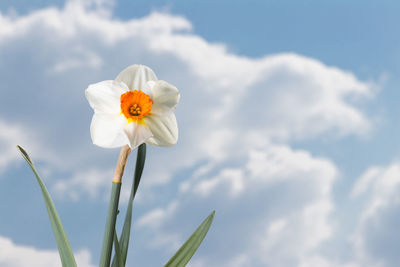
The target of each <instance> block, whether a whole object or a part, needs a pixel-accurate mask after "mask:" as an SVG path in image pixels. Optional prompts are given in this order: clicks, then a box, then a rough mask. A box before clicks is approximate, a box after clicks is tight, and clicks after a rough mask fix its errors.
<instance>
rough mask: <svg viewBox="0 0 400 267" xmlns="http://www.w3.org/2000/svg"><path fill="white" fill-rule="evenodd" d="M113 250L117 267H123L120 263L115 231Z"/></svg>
mask: <svg viewBox="0 0 400 267" xmlns="http://www.w3.org/2000/svg"><path fill="white" fill-rule="evenodd" d="M114 249H115V259H116V264H117V266H118V267H125V265H124V263H123V262H122V255H121V248H120V246H119V242H118V237H117V231H114Z"/></svg>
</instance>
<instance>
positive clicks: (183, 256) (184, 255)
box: [164, 210, 215, 267]
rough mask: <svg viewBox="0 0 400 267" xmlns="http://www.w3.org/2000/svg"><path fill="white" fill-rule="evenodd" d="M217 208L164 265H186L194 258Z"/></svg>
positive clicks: (167, 266)
mask: <svg viewBox="0 0 400 267" xmlns="http://www.w3.org/2000/svg"><path fill="white" fill-rule="evenodd" d="M214 215H215V210H214V211H213V212H211V214H210V215H209V216H208V217H207V218H206V219H205V220H204V221H203V222H202V223H201V224H200V226H199V227H198V228H197V229H196V231H194V232H193V234H192V235H191V236H190V237H189V239H188V240H187V241H186V242H185V243H184V244H183V245H182V246H181V248H180V249H179V250H178V251H177V252H176V253H175V255H174V256H172V258H171V259H170V260H169V261H168V262H167V264H165V265H164V267H184V266H186V264H187V263H188V262H189V260H190V259H191V258H192V256H193V255H194V253H195V252H196V250H197V249H198V247H199V246H200V244H201V242H202V241H203V239H204V237H205V236H206V234H207V232H208V229H210V226H211V223H212V221H213V219H214Z"/></svg>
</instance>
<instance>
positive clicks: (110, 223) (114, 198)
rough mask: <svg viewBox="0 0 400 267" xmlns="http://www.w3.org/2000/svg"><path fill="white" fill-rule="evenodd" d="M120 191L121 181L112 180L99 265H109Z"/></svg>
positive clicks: (101, 266)
mask: <svg viewBox="0 0 400 267" xmlns="http://www.w3.org/2000/svg"><path fill="white" fill-rule="evenodd" d="M120 192H121V183H117V182H113V183H112V188H111V197H110V203H109V206H108V214H107V221H106V230H105V232H104V239H103V248H102V250H101V255H100V265H99V266H100V267H109V266H110V261H111V254H112V245H113V239H114V235H115V222H116V221H117V214H118V203H119V195H120Z"/></svg>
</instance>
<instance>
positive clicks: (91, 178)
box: [0, 0, 400, 267]
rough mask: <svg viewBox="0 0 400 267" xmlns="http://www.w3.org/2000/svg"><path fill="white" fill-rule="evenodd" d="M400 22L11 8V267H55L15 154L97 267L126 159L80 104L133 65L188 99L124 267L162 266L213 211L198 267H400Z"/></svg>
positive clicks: (229, 10)
mask: <svg viewBox="0 0 400 267" xmlns="http://www.w3.org/2000/svg"><path fill="white" fill-rule="evenodd" d="M399 8H400V4H398V3H396V2H394V1H385V2H382V3H379V5H378V4H377V2H375V1H352V2H351V3H348V1H335V3H333V2H331V1H302V3H295V1H293V2H292V1H279V2H278V1H242V2H240V1H218V3H214V2H213V1H201V2H200V1H168V2H167V3H165V2H163V3H161V1H155V0H153V1H118V2H113V1H101V0H96V1H95V0H91V1H90V0H87V1H85V0H68V1H66V2H63V1H22V0H21V1H11V0H5V1H2V2H1V3H0V203H1V204H0V218H1V219H0V266H13V267H22V266H60V263H59V256H58V252H57V249H56V244H55V240H54V237H53V235H52V232H51V228H50V223H49V221H48V217H47V213H46V210H45V207H44V203H43V200H42V196H41V193H40V189H39V187H38V185H37V183H36V181H35V179H34V177H33V174H32V173H31V171H30V170H29V168H28V167H27V165H26V163H25V162H24V161H23V159H22V158H21V156H19V155H18V153H17V150H16V148H15V146H16V145H17V144H20V145H21V146H23V147H24V148H26V150H27V151H28V152H29V153H30V155H31V156H32V158H33V159H34V161H35V163H36V165H37V168H38V171H39V173H41V175H42V177H43V178H44V180H45V182H46V184H47V186H48V188H49V191H50V193H51V194H52V195H53V198H54V201H55V203H56V206H57V209H58V211H59V214H60V216H61V219H62V221H63V223H64V227H65V229H66V232H67V234H68V237H69V240H70V242H71V245H72V247H73V250H74V251H75V252H76V257H77V260H78V265H79V266H83V267H87V266H96V265H97V264H98V259H99V256H100V255H99V253H100V249H101V243H102V239H103V231H104V224H105V217H106V210H107V205H108V203H107V201H108V196H109V191H110V185H111V177H112V173H113V169H114V166H115V162H116V159H117V157H118V154H119V150H118V149H108V150H107V149H102V148H99V147H96V146H94V145H93V144H92V143H91V139H90V133H89V125H90V120H91V117H92V112H93V111H92V110H91V108H90V107H89V105H88V103H87V101H86V99H85V97H84V90H85V89H86V87H87V86H88V85H89V84H91V83H95V82H99V81H102V80H108V79H113V78H115V77H116V75H117V74H118V73H119V72H120V71H121V70H123V69H124V68H125V67H127V66H129V65H131V64H138V63H140V64H145V65H148V66H149V67H151V68H152V69H153V70H154V71H155V73H156V74H157V76H158V78H159V79H162V80H166V81H168V82H170V83H171V84H174V85H175V86H177V87H178V88H179V89H180V92H181V102H180V104H179V106H178V108H177V110H176V116H177V119H178V125H179V130H180V138H179V142H178V144H177V145H176V146H174V147H172V148H168V149H162V148H153V147H151V148H149V149H148V158H147V161H146V166H145V171H144V174H143V178H142V182H141V185H140V188H139V193H138V196H137V199H136V202H135V205H134V228H133V234H132V240H133V241H132V243H131V246H130V253H129V257H128V266H134V265H135V266H150V267H151V266H162V265H163V264H164V263H166V262H167V260H168V259H169V257H170V256H172V254H173V253H174V251H175V250H176V249H177V248H178V247H179V246H180V244H181V243H182V242H183V241H184V240H185V239H186V238H187V237H188V236H189V235H190V234H191V232H192V231H193V230H194V229H195V227H196V226H197V225H198V224H199V223H200V222H201V221H202V220H203V219H204V218H205V217H206V216H207V215H208V214H209V213H210V212H211V211H212V210H213V209H216V211H217V214H216V217H215V220H214V223H213V225H212V227H211V230H210V232H209V234H208V235H207V237H206V239H205V241H204V243H203V245H202V246H201V247H200V249H199V250H198V253H197V254H196V255H195V256H194V257H193V259H192V261H191V263H190V266H192V267H198V266H222V267H225V266H226V267H228V266H229V267H232V266H233V267H236V266H237V267H244V266H255V267H257V266H268V267H292V266H299V267H361V266H372V267H374V266H377V267H381V266H382V267H389V266H393V267H394V266H397V264H398V262H399V260H400V256H399V255H400V254H399V253H398V251H397V248H398V247H399V246H400V232H399V231H398V225H399V223H400V198H399V196H400V157H399V156H400V153H399V151H400V150H399V149H400V142H399V135H400V126H399V125H400V119H399V114H400V108H399V105H398V102H399V100H400V91H399V89H398V87H399V85H400V79H399V77H400V68H399V67H400V64H399V62H400V36H399V34H398V27H397V25H399V23H400V18H399V17H398V15H397V14H398V10H399ZM134 155H135V154H134V153H133V154H132V156H131V158H130V160H129V162H128V167H127V170H126V175H125V177H124V184H123V192H122V200H121V201H122V203H121V210H122V211H124V210H125V208H126V201H127V198H128V194H129V187H130V183H131V181H132V174H133V168H134V166H133V165H134V161H135V156H134ZM123 213H124V212H123ZM122 215H123V214H122ZM118 229H121V227H120V225H118ZM22 255H23V256H22Z"/></svg>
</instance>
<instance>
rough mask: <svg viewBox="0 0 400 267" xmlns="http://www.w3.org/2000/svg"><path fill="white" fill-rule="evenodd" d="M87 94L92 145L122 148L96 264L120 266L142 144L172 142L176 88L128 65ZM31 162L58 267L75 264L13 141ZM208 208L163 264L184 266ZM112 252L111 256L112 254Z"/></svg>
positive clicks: (59, 226) (197, 240) (175, 137)
mask: <svg viewBox="0 0 400 267" xmlns="http://www.w3.org/2000/svg"><path fill="white" fill-rule="evenodd" d="M85 94H86V98H87V100H88V102H89V104H90V106H91V107H92V108H93V110H94V115H93V118H92V122H91V125H90V134H91V137H92V141H93V143H94V144H95V145H98V146H100V147H104V148H116V147H121V152H120V155H119V158H118V161H117V166H116V169H115V174H114V177H113V179H112V188H111V197H110V202H109V208H108V214H107V218H106V229H105V232H104V239H103V246H102V252H101V257H100V264H99V266H100V267H110V266H112V267H122V266H125V264H126V259H127V254H128V247H129V239H130V231H131V225H132V208H133V201H134V199H135V196H136V193H137V190H138V187H139V183H140V180H141V176H142V172H143V168H144V163H145V158H146V144H149V145H154V146H158V147H168V146H172V145H174V144H176V143H177V140H178V124H177V121H176V117H175V114H174V110H175V108H176V106H177V104H178V102H179V99H180V94H179V91H178V89H177V88H176V87H175V86H173V85H171V84H169V83H167V82H165V81H162V80H158V79H157V77H156V75H155V74H154V72H153V71H152V70H151V69H150V68H149V67H147V66H143V65H132V66H129V67H128V68H126V69H125V70H123V71H122V72H121V73H120V74H119V75H118V76H117V78H116V79H115V80H107V81H102V82H99V83H95V84H92V85H89V87H88V88H87V89H86V91H85ZM17 148H18V149H19V151H20V152H21V154H22V156H23V157H24V159H25V160H26V161H27V163H28V164H29V166H30V167H31V169H32V171H33V173H34V174H35V176H36V179H37V181H38V183H39V185H40V188H41V190H42V194H43V197H44V200H45V204H46V209H47V212H48V215H49V218H50V222H51V226H52V229H53V233H54V236H55V239H56V243H57V247H58V250H59V254H60V259H61V263H62V266H63V267H74V266H77V265H76V262H75V258H74V255H73V252H72V249H71V247H70V244H69V241H68V238H67V235H66V234H65V231H64V227H63V225H62V223H61V220H60V218H59V216H58V214H57V211H56V208H55V206H54V203H53V201H52V198H51V196H50V194H49V192H48V190H47V188H46V186H45V184H44V183H43V181H42V179H41V178H40V176H39V174H38V172H37V171H36V168H35V167H34V165H33V161H32V160H31V158H30V157H29V155H28V153H27V152H26V151H25V150H24V149H23V148H22V147H20V146H17ZM135 149H136V150H137V158H136V167H135V173H134V179H133V183H132V186H131V192H130V197H129V202H128V205H127V211H126V215H125V220H124V224H123V228H122V231H121V233H120V235H119V237H118V234H117V233H116V229H115V225H116V220H117V214H118V205H119V196H120V190H121V186H122V177H123V173H124V169H125V165H126V163H127V159H128V156H129V154H130V152H131V151H132V150H135ZM214 214H215V211H213V212H212V213H211V214H210V215H209V216H208V217H207V218H206V219H205V220H204V221H203V222H202V223H201V224H200V226H199V227H198V228H197V229H196V230H195V231H194V233H193V234H192V235H191V236H190V237H189V239H188V240H187V241H186V242H185V243H184V244H183V245H182V246H181V247H180V249H179V250H178V251H177V252H176V253H175V254H174V255H173V256H172V258H171V259H170V260H169V261H168V262H167V263H166V264H165V265H164V266H166V267H183V266H186V264H187V263H188V262H189V260H190V259H191V257H192V256H193V255H194V253H195V252H196V250H197V248H198V247H199V246H200V244H201V242H202V241H203V239H204V237H205V236H206V234H207V232H208V230H209V228H210V226H211V223H212V221H213V219H214ZM112 256H113V257H112Z"/></svg>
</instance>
